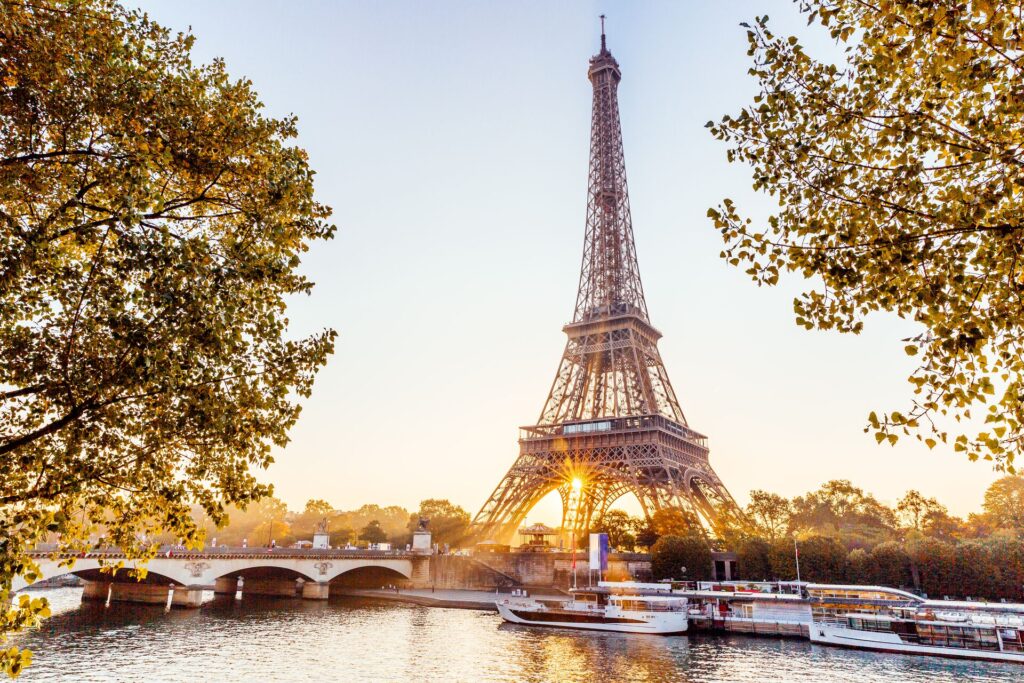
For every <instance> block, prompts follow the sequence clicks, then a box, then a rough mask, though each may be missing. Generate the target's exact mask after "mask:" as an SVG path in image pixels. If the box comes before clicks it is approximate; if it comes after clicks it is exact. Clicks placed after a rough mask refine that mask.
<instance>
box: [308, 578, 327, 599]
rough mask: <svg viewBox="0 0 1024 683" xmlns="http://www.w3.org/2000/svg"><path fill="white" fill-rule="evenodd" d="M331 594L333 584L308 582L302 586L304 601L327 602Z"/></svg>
mask: <svg viewBox="0 0 1024 683" xmlns="http://www.w3.org/2000/svg"><path fill="white" fill-rule="evenodd" d="M330 593H331V584H330V583H327V582H323V583H320V582H317V581H306V582H305V583H303V584H302V598H303V599H304V600H326V599H327V598H328V597H329V596H330Z"/></svg>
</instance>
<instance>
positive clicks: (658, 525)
mask: <svg viewBox="0 0 1024 683" xmlns="http://www.w3.org/2000/svg"><path fill="white" fill-rule="evenodd" d="M651 528H652V529H654V531H655V533H657V534H658V535H659V536H689V535H690V534H693V533H700V532H701V529H702V527H701V525H700V521H699V520H697V519H696V518H695V517H694V516H693V515H692V514H691V513H687V512H684V511H682V510H679V509H677V508H662V509H661V510H655V511H654V514H652V515H651Z"/></svg>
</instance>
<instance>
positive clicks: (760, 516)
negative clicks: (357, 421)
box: [746, 490, 793, 543]
mask: <svg viewBox="0 0 1024 683" xmlns="http://www.w3.org/2000/svg"><path fill="white" fill-rule="evenodd" d="M746 512H747V517H749V518H750V519H751V521H753V523H754V524H755V525H756V527H757V531H758V532H759V533H760V534H761V535H762V536H764V537H765V538H767V539H768V540H769V541H770V542H772V543H774V542H775V540H776V539H777V538H778V537H779V536H781V535H782V534H784V533H785V531H786V527H787V526H788V525H789V518H790V516H791V515H792V512H793V511H792V507H791V506H790V503H789V500H788V499H786V498H783V497H782V496H780V495H779V494H777V493H769V492H767V491H761V490H754V491H751V492H750V503H749V504H747V509H746Z"/></svg>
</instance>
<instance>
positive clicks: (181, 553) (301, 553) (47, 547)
mask: <svg viewBox="0 0 1024 683" xmlns="http://www.w3.org/2000/svg"><path fill="white" fill-rule="evenodd" d="M55 553H56V554H57V555H59V556H61V557H77V558H89V559H109V560H118V559H126V556H125V553H124V551H122V550H121V549H119V548H110V547H98V548H93V549H91V550H88V551H85V552H79V553H74V552H64V551H61V550H60V548H59V547H58V546H57V545H55V544H40V545H38V546H36V548H35V549H34V550H32V551H31V552H30V553H29V554H30V555H32V556H34V557H37V558H39V557H50V556H51V555H53V554H55ZM423 554H424V553H422V552H413V551H411V550H370V549H365V550H364V549H361V548H278V547H275V548H253V547H248V548H242V547H227V546H216V547H208V548H204V549H202V550H188V549H182V548H181V546H160V549H159V550H158V551H157V554H156V559H165V558H180V559H189V558H217V559H241V558H253V557H275V558H281V559H284V558H294V559H310V558H321V557H338V558H345V557H350V558H363V559H386V558H402V559H407V558H410V557H419V556H421V555H423Z"/></svg>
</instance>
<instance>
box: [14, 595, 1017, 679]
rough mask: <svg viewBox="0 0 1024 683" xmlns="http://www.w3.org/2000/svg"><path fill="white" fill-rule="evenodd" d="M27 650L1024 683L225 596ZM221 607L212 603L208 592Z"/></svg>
mask: <svg viewBox="0 0 1024 683" xmlns="http://www.w3.org/2000/svg"><path fill="white" fill-rule="evenodd" d="M81 593H82V591H81V589H76V588H60V589H52V590H46V591H37V592H34V593H33V595H45V596H46V597H48V598H49V599H50V602H51V604H52V606H53V612H54V616H53V617H52V618H50V619H49V620H47V621H46V622H45V625H44V626H43V627H42V628H41V629H39V630H37V631H34V632H31V633H29V634H26V635H23V636H19V637H18V639H17V641H16V642H17V644H18V645H23V646H25V647H29V648H31V649H32V650H33V652H34V655H35V661H34V663H33V665H32V667H31V668H30V669H28V671H27V672H26V673H25V674H24V675H23V677H22V680H24V681H132V682H134V681H146V682H163V681H168V682H170V681H173V682H174V683H181V682H182V681H184V682H186V683H205V682H207V681H211V682H220V681H224V682H225V683H229V682H234V681H239V682H241V681H245V682H246V683H250V682H257V681H258V682H270V681H346V682H347V681H484V682H490V681H537V682H542V681H544V682H546V681H586V682H587V683H603V682H605V681H674V682H680V683H698V682H699V683H705V682H708V683H710V682H712V681H728V682H730V683H741V682H745V681H751V682H753V681H757V682H758V683H761V682H764V681H787V682H788V681H828V682H829V683H833V682H835V683H838V682H843V681H850V682H854V681H856V682H857V683H876V682H882V681H886V682H890V681H901V682H902V681H909V682H911V683H922V682H926V681H927V682H938V681H943V682H945V681H953V680H956V681H986V682H987V681H1000V682H1002V681H1020V680H1022V679H1024V666H1020V665H1010V664H993V663H985V662H957V661H950V660H945V659H938V658H931V657H912V656H893V655H880V654H873V653H867V652H858V651H850V650H842V649H838V648H829V647H822V646H818V645H811V644H810V643H808V642H806V641H802V640H794V639H783V638H753V637H746V636H707V635H698V636H693V637H683V636H672V637H656V636H644V635H627V634H615V633H597V632H587V631H567V630H560V629H542V628H529V627H523V626H512V625H510V624H503V623H502V621H501V619H500V618H499V617H498V616H497V614H493V613H489V612H480V611H474V610H459V609H438V608H430V607H421V606H418V605H406V604H398V603H386V602H376V601H371V600H363V599H358V598H340V599H332V600H330V601H329V602H317V601H311V600H288V599H273V598H255V597H250V598H247V599H244V600H232V599H229V598H221V597H218V598H217V599H216V600H212V601H211V602H209V603H208V604H205V605H204V606H203V607H202V609H198V610H196V609H191V610H188V609H174V610H171V611H165V610H164V608H162V607H159V606H145V605H131V604H125V603H113V604H112V605H111V606H110V607H104V606H103V605H102V604H97V603H93V602H86V603H83V602H81ZM209 595H210V597H211V598H212V596H213V594H212V593H210V594H209Z"/></svg>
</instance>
